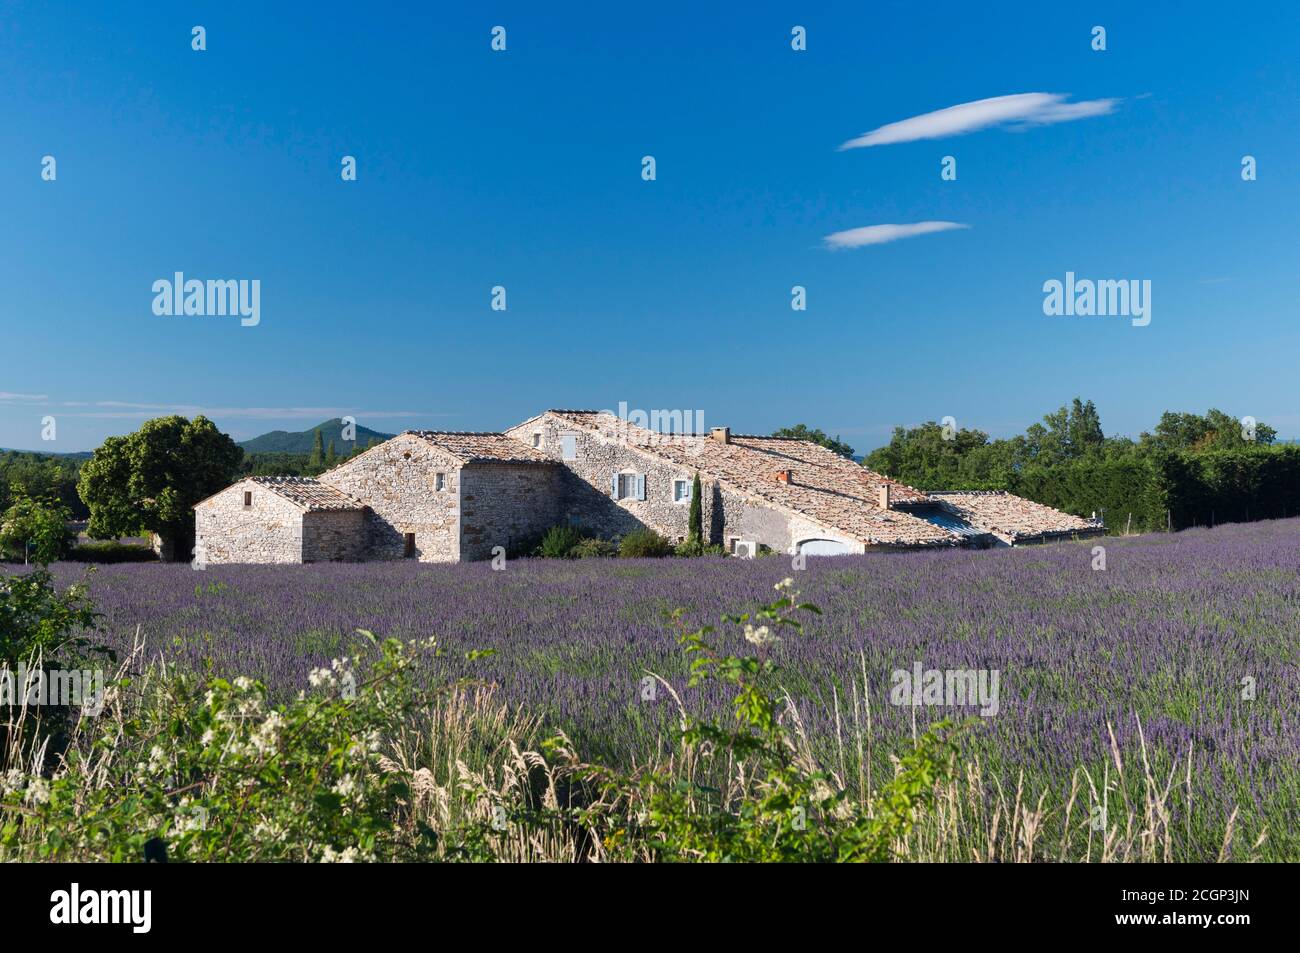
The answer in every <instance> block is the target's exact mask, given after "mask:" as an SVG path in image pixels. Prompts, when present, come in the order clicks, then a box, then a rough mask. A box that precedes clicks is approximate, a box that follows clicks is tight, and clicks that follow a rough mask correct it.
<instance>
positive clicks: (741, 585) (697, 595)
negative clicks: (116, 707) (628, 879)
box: [57, 520, 1300, 860]
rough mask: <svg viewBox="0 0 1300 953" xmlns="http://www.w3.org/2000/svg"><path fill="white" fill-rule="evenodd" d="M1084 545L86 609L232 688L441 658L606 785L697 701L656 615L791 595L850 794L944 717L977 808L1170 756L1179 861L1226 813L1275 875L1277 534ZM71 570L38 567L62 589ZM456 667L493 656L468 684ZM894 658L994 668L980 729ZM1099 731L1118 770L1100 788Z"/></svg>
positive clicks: (236, 580) (474, 577)
mask: <svg viewBox="0 0 1300 953" xmlns="http://www.w3.org/2000/svg"><path fill="white" fill-rule="evenodd" d="M1099 542H1101V543H1102V544H1104V546H1105V549H1106V569H1105V570H1104V571H1098V570H1095V569H1093V568H1092V567H1093V561H1094V557H1093V553H1092V546H1093V545H1095V543H1093V542H1090V543H1086V544H1063V545H1058V546H1053V547H1042V548H1029V549H1020V550H1004V551H988V552H966V551H957V552H944V553H913V554H890V555H869V556H860V557H836V558H829V559H820V560H819V559H812V560H809V563H808V568H807V570H806V571H803V572H792V571H791V567H790V562H789V560H788V559H785V558H780V557H773V558H768V559H760V560H757V561H752V562H749V561H741V560H729V559H721V558H716V559H712V558H705V559H695V560H689V559H669V560H646V561H641V560H600V559H593V560H582V561H543V560H523V561H516V562H512V563H510V564H509V565H508V566H507V568H506V569H505V570H503V571H493V570H492V569H491V568H490V566H489V565H488V564H484V563H480V564H469V565H452V566H430V565H418V564H412V563H389V564H378V563H377V564H361V565H346V564H330V565H312V566H289V567H252V566H238V567H210V568H208V569H207V570H206V571H203V572H196V571H193V570H191V569H190V568H189V567H188V566H166V565H156V564H142V565H119V566H102V567H99V568H98V569H97V570H96V571H95V572H94V574H93V576H92V578H91V590H92V594H93V597H94V599H95V601H96V603H97V606H98V608H99V609H100V611H101V612H103V614H104V619H103V629H104V632H105V634H106V636H107V639H108V641H109V642H110V643H111V644H113V645H114V646H116V647H117V648H118V649H121V650H125V649H127V648H129V646H130V644H131V641H132V638H133V636H134V634H135V632H136V629H137V627H139V628H140V631H141V633H142V635H143V637H144V638H145V639H146V640H147V644H148V646H149V650H150V652H151V653H152V654H154V655H159V654H161V655H162V656H164V657H165V658H166V659H168V660H169V661H170V662H172V663H174V664H177V665H181V666H188V667H210V668H211V669H212V670H213V671H216V672H220V673H223V674H232V675H233V674H247V675H253V676H256V677H258V678H261V679H263V680H265V681H266V682H267V683H268V684H269V685H271V686H272V687H273V689H274V691H276V692H278V693H281V694H282V695H288V694H292V693H295V692H297V691H298V690H299V689H302V688H304V687H305V686H306V685H307V674H308V672H309V670H310V669H312V668H313V667H315V666H318V665H321V664H322V663H325V662H327V661H328V660H329V659H330V658H331V657H333V656H337V655H340V654H342V653H343V652H345V651H347V650H348V649H349V648H350V647H351V646H352V644H353V642H354V639H355V636H354V635H353V634H352V633H353V632H354V630H355V629H357V628H365V629H369V630H372V631H374V632H375V633H377V634H379V635H385V636H398V637H402V638H408V637H424V636H435V637H437V638H438V639H439V640H440V642H441V644H442V645H443V646H444V648H446V649H447V650H448V652H447V656H446V658H445V659H443V660H442V661H440V662H438V663H437V664H439V665H441V666H445V667H446V668H448V669H450V670H452V671H455V672H457V673H470V674H475V675H477V676H479V677H481V678H484V679H487V680H490V681H492V682H495V683H497V684H498V685H499V691H500V693H501V696H502V697H503V698H504V699H505V700H507V701H509V702H511V703H514V704H517V705H519V706H522V707H523V708H525V709H527V710H529V711H531V712H535V713H538V714H541V715H543V716H544V717H545V719H546V721H547V724H548V726H549V727H550V728H553V729H563V730H564V731H565V732H567V733H568V734H569V735H570V737H571V738H573V739H574V741H575V743H576V744H577V746H578V747H579V749H580V750H581V751H582V752H583V754H584V755H585V756H587V757H590V758H602V759H606V760H609V761H614V762H617V763H619V764H623V765H627V764H631V763H633V762H636V761H638V760H644V759H645V758H646V757H648V756H649V755H651V754H652V753H654V752H655V751H656V750H662V749H664V748H667V747H670V746H671V740H672V739H671V729H672V726H673V725H674V723H675V718H676V708H675V703H674V702H673V700H672V699H671V698H670V697H668V695H667V693H665V692H663V691H660V692H658V693H657V697H656V698H655V699H653V700H647V699H644V698H643V697H642V691H641V689H642V679H643V678H644V677H645V675H646V672H647V671H653V672H655V673H657V674H658V675H661V676H663V678H665V679H666V680H668V682H670V683H671V684H672V685H673V686H674V688H675V689H676V691H677V692H678V693H679V694H680V696H681V698H682V701H683V703H684V704H685V705H686V706H687V707H688V708H691V709H692V710H706V709H716V708H717V707H718V706H719V703H720V698H718V697H710V696H709V695H707V694H702V693H701V692H700V691H697V690H688V689H687V688H686V687H685V683H686V678H685V664H684V662H683V660H682V657H681V654H680V650H679V648H678V646H677V643H676V638H675V635H674V633H673V631H672V630H671V629H670V628H669V627H668V625H667V624H666V614H667V613H668V612H669V611H671V610H672V609H673V608H675V607H679V606H680V607H684V608H685V609H686V618H687V619H688V620H689V621H690V622H692V623H695V624H698V623H704V622H716V621H717V616H718V615H719V613H721V612H723V611H742V610H744V609H746V608H749V607H752V606H754V605H756V604H758V603H759V602H765V601H769V600H770V599H771V597H772V594H773V592H772V587H773V585H774V584H775V583H776V582H778V581H779V580H781V579H782V578H784V577H786V576H791V575H793V576H795V577H796V584H797V586H798V588H799V590H800V592H801V594H802V597H803V599H804V600H806V601H810V602H812V603H815V604H816V605H817V606H819V607H820V608H821V609H822V611H823V612H824V615H823V616H821V617H820V618H817V619H814V620H813V621H812V622H811V624H810V625H809V627H808V629H807V631H806V633H805V634H804V635H803V636H801V637H797V638H790V639H787V640H786V641H784V642H783V643H782V644H781V645H779V646H778V647H777V649H776V655H777V657H778V658H779V660H780V662H781V664H782V665H783V667H784V676H785V680H786V686H787V689H788V691H789V694H790V696H791V698H792V700H793V702H794V704H795V705H796V707H797V711H798V715H799V718H800V720H801V721H802V725H803V730H804V731H805V732H806V733H807V734H808V736H809V737H810V738H811V739H812V742H813V745H814V747H815V749H816V751H817V752H818V754H819V756H820V757H822V758H823V759H825V760H826V761H827V762H829V763H832V764H834V765H835V766H836V767H837V768H839V769H840V770H841V773H842V774H843V775H844V777H845V778H846V779H848V780H849V782H850V783H853V779H862V778H864V777H867V776H868V775H867V772H868V771H869V770H870V771H874V772H877V773H879V772H884V773H886V774H887V773H888V771H889V761H888V758H889V755H890V753H891V752H894V751H897V750H899V747H900V746H902V745H905V744H908V743H909V740H910V739H911V737H912V736H913V733H914V731H915V730H918V729H923V728H924V727H925V725H926V724H928V723H929V722H932V721H936V720H938V719H939V718H942V717H957V718H959V719H966V718H970V719H972V720H973V721H974V722H976V724H974V726H973V727H972V728H971V730H970V731H969V732H968V734H967V735H966V736H965V739H964V753H965V754H966V755H967V756H968V757H970V758H971V759H978V763H979V764H980V766H981V771H982V777H983V779H984V781H985V783H986V784H987V785H988V789H989V791H990V792H992V791H995V790H996V789H997V788H998V786H999V785H1001V786H1002V787H1003V788H1009V789H1011V790H1015V789H1016V787H1017V785H1018V784H1019V785H1022V786H1023V788H1024V789H1025V791H1026V792H1028V793H1029V794H1030V795H1031V796H1032V797H1031V800H1036V799H1037V798H1038V797H1039V795H1040V794H1042V795H1045V796H1046V797H1048V798H1049V799H1050V801H1049V803H1061V802H1064V801H1065V800H1066V799H1067V798H1068V797H1069V796H1070V788H1071V782H1072V779H1076V780H1077V778H1078V776H1079V775H1078V774H1077V771H1078V769H1079V768H1086V769H1087V770H1088V772H1089V776H1090V777H1091V778H1092V779H1095V782H1096V784H1097V785H1098V786H1099V787H1100V786H1101V785H1102V783H1103V782H1102V778H1103V776H1104V775H1106V776H1109V783H1110V784H1111V785H1112V786H1113V789H1112V790H1113V793H1112V794H1111V795H1110V797H1112V798H1114V799H1116V800H1118V799H1119V798H1120V797H1121V796H1123V797H1132V798H1134V799H1136V800H1139V801H1140V800H1141V798H1142V797H1143V794H1142V791H1141V787H1140V783H1139V781H1138V780H1135V778H1134V774H1133V772H1132V769H1131V766H1132V765H1133V764H1137V765H1138V766H1139V767H1140V766H1141V764H1142V757H1143V753H1142V739H1144V740H1145V749H1146V758H1147V759H1148V762H1149V766H1150V773H1151V774H1152V775H1154V776H1156V777H1159V778H1161V780H1162V783H1163V781H1164V779H1165V776H1166V775H1169V774H1170V771H1171V766H1173V765H1174V764H1175V759H1178V760H1177V765H1178V766H1177V767H1176V768H1174V769H1173V770H1175V771H1176V776H1174V777H1171V778H1170V784H1171V785H1172V786H1175V787H1177V788H1178V789H1179V790H1180V791H1183V792H1185V794H1186V797H1185V800H1184V802H1183V803H1182V806H1181V807H1180V808H1179V811H1180V816H1177V817H1175V818H1174V819H1173V822H1172V825H1171V826H1172V827H1174V828H1175V829H1176V830H1177V831H1178V832H1179V833H1178V836H1179V837H1180V838H1181V839H1182V840H1183V844H1182V846H1183V847H1184V848H1185V850H1184V851H1183V853H1184V854H1185V856H1194V857H1205V858H1206V859H1211V860H1212V859H1214V858H1215V856H1216V855H1217V854H1218V852H1219V850H1220V844H1221V842H1222V840H1223V830H1224V826H1225V824H1226V823H1227V822H1228V818H1229V815H1230V814H1231V812H1232V811H1233V809H1234V808H1235V809H1236V810H1237V816H1236V818H1235V820H1234V822H1233V823H1234V824H1235V827H1236V829H1237V831H1238V832H1239V835H1240V836H1239V837H1238V838H1237V839H1236V840H1235V841H1234V847H1233V856H1238V857H1244V856H1246V852H1247V848H1249V847H1250V846H1251V845H1252V844H1255V843H1256V841H1257V839H1258V837H1259V836H1260V835H1261V834H1266V837H1265V839H1264V842H1263V844H1262V845H1261V846H1260V847H1259V848H1258V850H1256V851H1255V852H1254V853H1253V855H1252V856H1258V857H1262V858H1264V859H1275V860H1280V859H1289V860H1297V859H1300V833H1298V832H1297V828H1300V824H1298V823H1297V813H1298V812H1300V665H1298V664H1297V663H1298V661H1300V520H1281V521H1273V522H1261V523H1254V524H1243V525H1236V526H1223V527H1220V528H1218V529H1214V530H1190V531H1187V532H1183V533H1179V534H1176V535H1172V536H1168V535H1155V536H1146V537H1134V538H1130V539H1118V538H1113V539H1104V540H1101V541H1099ZM82 574H83V567H79V566H76V565H71V564H62V565H60V566H58V567H57V575H58V578H59V581H60V583H61V584H66V583H70V582H73V581H75V580H77V579H79V578H81V576H82ZM469 649H493V650H495V654H494V655H492V656H490V657H488V658H485V659H481V660H479V661H477V662H474V663H468V662H465V661H464V660H463V652H464V651H466V650H469ZM914 661H920V662H922V663H923V665H924V667H925V668H927V669H929V668H937V669H958V668H960V669H984V670H997V671H998V672H999V675H1000V692H999V694H1000V698H999V706H998V712H997V714H996V715H993V716H991V717H979V715H978V712H977V710H976V709H974V708H961V709H956V710H954V709H950V708H944V707H920V708H913V707H910V706H901V707H900V706H895V705H891V704H890V697H889V687H890V674H891V672H892V671H893V670H895V669H909V668H911V666H912V663H913V662H914ZM864 681H865V684H866V685H867V686H868V692H867V694H868V695H869V698H868V699H863V698H862V697H861V695H862V692H861V685H862V684H863V682H864ZM1252 687H1253V696H1254V697H1253V698H1252V697H1250V695H1251V694H1252V692H1251V690H1250V689H1251V688H1252ZM868 703H869V714H868V712H867V708H868ZM1139 721H1140V726H1141V727H1140V731H1141V738H1140V737H1139ZM1108 726H1109V727H1108ZM1111 729H1113V733H1114V739H1115V741H1114V743H1115V745H1116V746H1117V748H1118V750H1119V752H1120V753H1121V754H1122V756H1123V763H1124V764H1126V765H1129V766H1130V767H1129V768H1126V769H1125V770H1128V771H1129V773H1128V774H1124V775H1122V776H1119V777H1117V776H1116V775H1117V766H1116V764H1115V761H1116V759H1115V756H1114V754H1113V752H1112V742H1111V735H1110V730H1111ZM1189 759H1190V770H1189V769H1188V767H1187V765H1188V764H1189ZM989 796H990V797H992V796H993V795H992V794H991V793H990V795H989ZM1237 851H1240V852H1241V853H1240V854H1238V853H1237Z"/></svg>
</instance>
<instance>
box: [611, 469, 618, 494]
mask: <svg viewBox="0 0 1300 953" xmlns="http://www.w3.org/2000/svg"><path fill="white" fill-rule="evenodd" d="M610 495H611V496H613V497H614V499H616V500H617V499H618V474H617V473H615V474H614V484H613V486H612V487H610Z"/></svg>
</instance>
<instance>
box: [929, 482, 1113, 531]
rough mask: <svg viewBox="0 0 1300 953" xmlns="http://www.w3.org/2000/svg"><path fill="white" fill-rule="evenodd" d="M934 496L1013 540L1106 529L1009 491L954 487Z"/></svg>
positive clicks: (975, 523) (973, 521) (964, 516)
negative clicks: (958, 488) (955, 488)
mask: <svg viewBox="0 0 1300 953" xmlns="http://www.w3.org/2000/svg"><path fill="white" fill-rule="evenodd" d="M930 497H931V498H932V499H933V500H935V501H936V502H938V503H940V504H941V505H942V506H944V507H945V508H946V509H948V510H950V511H951V512H953V513H956V514H957V515H958V516H960V517H961V518H962V519H964V520H966V522H968V523H970V524H972V525H973V526H977V527H979V528H982V529H985V530H987V531H989V532H991V533H993V534H994V535H996V536H1000V537H1002V538H1003V539H1005V540H1007V541H1009V542H1018V541H1021V540H1027V539H1033V538H1035V537H1040V536H1059V535H1065V534H1074V533H1078V534H1081V535H1082V534H1088V535H1092V534H1094V533H1099V532H1102V531H1103V528H1102V527H1100V526H1098V525H1097V524H1095V523H1092V522H1091V521H1089V520H1085V519H1080V518H1079V517H1077V516H1071V515H1070V514H1069V513H1062V512H1061V511H1060V510H1054V509H1052V508H1051V507H1050V506H1044V505H1043V504H1042V503H1035V502H1033V501H1032V500H1026V499H1024V498H1022V497H1019V496H1015V495H1013V494H1011V493H1008V492H1006V491H1005V490H950V491H944V492H938V493H931V494H930Z"/></svg>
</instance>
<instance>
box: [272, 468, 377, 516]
mask: <svg viewBox="0 0 1300 953" xmlns="http://www.w3.org/2000/svg"><path fill="white" fill-rule="evenodd" d="M249 479H251V480H252V481H253V482H254V483H256V484H257V485H258V486H264V487H266V488H267V489H268V490H270V491H271V492H272V493H274V494H276V495H277V496H282V497H284V498H285V499H286V500H288V501H289V502H290V503H294V504H296V505H298V506H301V507H302V508H303V509H306V510H364V509H365V508H366V504H364V503H362V502H361V501H360V500H357V499H353V498H352V497H350V496H348V495H347V494H346V493H344V492H342V491H341V490H336V489H335V488H334V487H332V486H327V485H326V484H324V483H321V482H320V481H319V480H313V479H310V478H309V477H274V476H255V477H250V478H249Z"/></svg>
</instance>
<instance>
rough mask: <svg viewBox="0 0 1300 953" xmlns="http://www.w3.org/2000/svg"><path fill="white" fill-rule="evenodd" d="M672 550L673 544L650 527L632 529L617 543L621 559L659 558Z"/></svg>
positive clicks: (669, 553)
mask: <svg viewBox="0 0 1300 953" xmlns="http://www.w3.org/2000/svg"><path fill="white" fill-rule="evenodd" d="M672 552H673V544H672V543H670V542H668V540H666V539H664V538H663V537H662V536H660V535H659V534H658V533H656V532H655V531H654V530H652V529H634V530H632V532H630V533H628V534H627V535H626V536H624V537H623V539H622V540H621V541H620V542H619V544H618V554H619V556H620V557H622V558H623V559H644V558H652V559H659V558H661V557H663V556H668V555H671V554H672Z"/></svg>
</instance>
